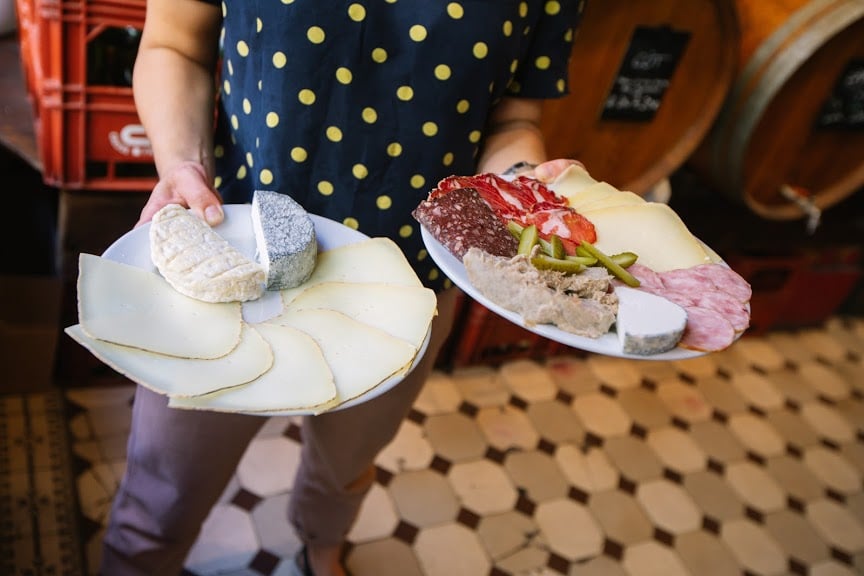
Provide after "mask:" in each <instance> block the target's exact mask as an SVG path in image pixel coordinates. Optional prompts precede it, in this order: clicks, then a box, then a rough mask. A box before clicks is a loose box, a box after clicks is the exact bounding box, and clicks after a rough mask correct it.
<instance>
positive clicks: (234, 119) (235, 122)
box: [231, 114, 240, 130]
mask: <svg viewBox="0 0 864 576" xmlns="http://www.w3.org/2000/svg"><path fill="white" fill-rule="evenodd" d="M231 127H232V128H234V130H237V128H239V127H240V119H239V118H237V116H236V115H234V114H232V115H231Z"/></svg>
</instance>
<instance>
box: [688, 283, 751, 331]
mask: <svg viewBox="0 0 864 576" xmlns="http://www.w3.org/2000/svg"><path fill="white" fill-rule="evenodd" d="M694 304H696V305H697V306H700V307H702V308H708V309H710V310H716V311H717V312H720V313H721V314H723V316H725V317H726V319H727V320H729V322H730V323H731V324H732V327H733V328H734V329H735V331H736V332H743V331H744V330H746V329H747V328H748V327H749V326H750V313H749V312H748V311H747V309H746V308H745V307H744V305H743V304H741V302H739V301H738V299H737V298H736V297H735V296H733V295H732V294H729V293H728V292H721V291H720V290H705V291H704V292H702V293H701V294H699V295H698V296H696V298H695V301H694Z"/></svg>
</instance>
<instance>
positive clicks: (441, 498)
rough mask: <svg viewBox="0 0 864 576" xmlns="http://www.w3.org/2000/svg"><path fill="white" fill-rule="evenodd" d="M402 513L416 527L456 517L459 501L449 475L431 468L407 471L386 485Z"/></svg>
mask: <svg viewBox="0 0 864 576" xmlns="http://www.w3.org/2000/svg"><path fill="white" fill-rule="evenodd" d="M387 489H388V491H389V493H390V496H391V497H392V498H393V502H394V504H395V505H396V509H397V511H398V513H399V516H400V517H401V518H402V519H404V520H405V521H406V522H409V523H410V524H412V525H413V526H416V527H425V526H434V525H436V524H441V523H443V522H450V521H453V520H455V518H456V514H457V513H458V512H459V501H458V499H457V498H456V493H455V492H454V491H453V488H452V486H451V485H450V483H449V482H448V481H447V479H446V478H445V477H444V476H442V475H441V474H439V473H438V472H434V471H432V470H418V471H412V472H404V473H402V474H398V475H397V476H395V477H393V480H392V481H391V482H390V485H389V486H388V487H387Z"/></svg>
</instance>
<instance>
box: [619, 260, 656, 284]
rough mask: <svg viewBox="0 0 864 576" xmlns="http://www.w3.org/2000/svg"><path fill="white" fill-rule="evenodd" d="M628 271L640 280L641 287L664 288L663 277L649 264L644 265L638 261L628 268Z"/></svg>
mask: <svg viewBox="0 0 864 576" xmlns="http://www.w3.org/2000/svg"><path fill="white" fill-rule="evenodd" d="M627 271H628V272H630V273H631V274H632V275H633V276H635V277H636V278H637V279H638V280H639V285H640V286H641V287H645V288H663V279H662V278H661V277H660V275H659V274H658V273H657V272H655V271H654V270H652V269H651V268H648V267H647V266H643V265H642V264H639V263H638V262H637V263H636V264H633V265H631V266H630V267H629V268H627Z"/></svg>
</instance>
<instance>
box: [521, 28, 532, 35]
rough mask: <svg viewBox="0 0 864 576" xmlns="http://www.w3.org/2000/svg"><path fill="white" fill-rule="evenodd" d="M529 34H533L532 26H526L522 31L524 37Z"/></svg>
mask: <svg viewBox="0 0 864 576" xmlns="http://www.w3.org/2000/svg"><path fill="white" fill-rule="evenodd" d="M529 32H531V27H530V26H525V28H523V29H522V35H523V36H527V35H528V33H529Z"/></svg>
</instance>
